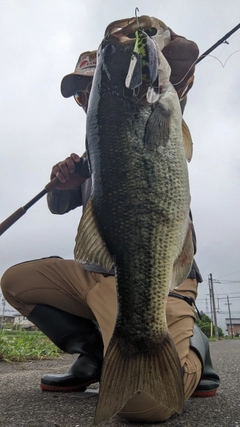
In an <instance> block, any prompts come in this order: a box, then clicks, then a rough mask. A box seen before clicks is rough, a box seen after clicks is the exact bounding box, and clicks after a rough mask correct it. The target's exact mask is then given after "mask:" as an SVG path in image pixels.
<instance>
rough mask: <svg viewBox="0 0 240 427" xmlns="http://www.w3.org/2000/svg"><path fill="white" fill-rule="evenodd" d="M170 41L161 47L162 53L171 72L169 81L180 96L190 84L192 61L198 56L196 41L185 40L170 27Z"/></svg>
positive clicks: (191, 79) (193, 67) (193, 68)
mask: <svg viewBox="0 0 240 427" xmlns="http://www.w3.org/2000/svg"><path fill="white" fill-rule="evenodd" d="M169 31H170V33H171V41H170V43H169V44H168V45H167V46H166V47H165V48H164V49H163V51H162V53H163V55H164V56H165V58H166V59H167V61H168V63H169V65H170V67H171V70H172V73H171V76H170V81H171V83H172V84H173V85H174V87H175V89H176V91H177V92H178V94H179V95H180V96H179V97H181V95H182V93H183V92H184V93H185V91H186V92H187V91H188V90H189V89H190V87H191V86H192V82H193V74H194V70H195V66H194V63H195V61H196V60H197V58H198V55H199V49H198V46H197V45H196V43H194V42H193V41H191V40H187V39H186V38H185V37H182V36H179V35H177V34H175V33H174V32H173V31H172V30H171V28H169ZM188 86H189V87H188Z"/></svg>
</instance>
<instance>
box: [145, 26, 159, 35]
mask: <svg viewBox="0 0 240 427" xmlns="http://www.w3.org/2000/svg"><path fill="white" fill-rule="evenodd" d="M145 33H147V35H148V36H149V37H152V36H155V35H156V34H157V30H156V28H155V27H152V28H149V30H146V31H145Z"/></svg>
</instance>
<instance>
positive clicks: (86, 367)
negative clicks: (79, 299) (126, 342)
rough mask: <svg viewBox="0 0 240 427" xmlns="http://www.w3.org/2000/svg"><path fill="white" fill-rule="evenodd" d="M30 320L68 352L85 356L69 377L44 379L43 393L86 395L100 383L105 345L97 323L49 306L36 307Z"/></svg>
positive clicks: (48, 377)
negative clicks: (78, 393)
mask: <svg viewBox="0 0 240 427" xmlns="http://www.w3.org/2000/svg"><path fill="white" fill-rule="evenodd" d="M28 319H29V320H30V321H31V322H32V323H34V324H35V325H36V326H37V327H38V328H39V329H40V330H41V331H42V332H43V333H44V334H45V335H47V336H48V337H49V338H50V340H51V341H52V342H53V343H54V344H56V345H57V346H58V347H59V348H60V349H61V350H63V351H64V352H67V353H70V354H73V353H81V354H80V356H79V357H78V358H77V360H76V361H75V362H74V364H73V365H72V366H71V367H70V368H69V370H68V371H67V372H66V373H65V374H63V375H61V374H59V375H58V374H57V375H54V374H45V375H43V377H42V378H41V384H40V387H41V389H42V390H44V391H80V390H81V391H84V390H86V388H87V387H88V386H89V385H90V384H92V383H94V382H98V381H99V380H100V375H101V369H102V362H103V341H102V336H101V332H100V330H99V328H98V327H97V325H96V324H95V323H94V322H92V321H91V320H89V319H84V318H82V317H78V316H75V315H74V314H70V313H67V312H65V311H62V310H60V309H58V308H55V307H52V306H49V305H36V307H35V308H34V309H33V310H32V312H31V313H30V315H29V316H28Z"/></svg>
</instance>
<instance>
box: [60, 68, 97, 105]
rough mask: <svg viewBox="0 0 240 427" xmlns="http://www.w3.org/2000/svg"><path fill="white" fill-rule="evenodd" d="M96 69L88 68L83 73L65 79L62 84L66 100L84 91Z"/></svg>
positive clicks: (62, 91) (73, 74)
mask: <svg viewBox="0 0 240 427" xmlns="http://www.w3.org/2000/svg"><path fill="white" fill-rule="evenodd" d="M94 71H95V68H88V69H86V70H83V71H82V73H79V72H78V73H71V74H68V75H67V76H65V77H63V79H62V82H61V93H62V96H64V98H69V97H70V96H73V95H75V93H77V92H78V91H80V90H84V89H85V88H86V86H87V84H88V82H89V80H90V79H92V77H93V75H94Z"/></svg>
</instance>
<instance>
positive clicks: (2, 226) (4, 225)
mask: <svg viewBox="0 0 240 427" xmlns="http://www.w3.org/2000/svg"><path fill="white" fill-rule="evenodd" d="M25 213H26V210H25V209H24V207H21V208H19V209H17V210H16V211H15V212H13V214H12V215H10V216H9V217H8V218H7V219H5V220H4V221H3V222H2V223H1V224H0V236H1V235H2V234H3V233H4V231H6V230H7V229H8V228H9V227H11V225H13V224H14V223H15V222H16V221H17V220H18V219H19V218H21V217H22V216H23V215H24V214H25Z"/></svg>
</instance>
